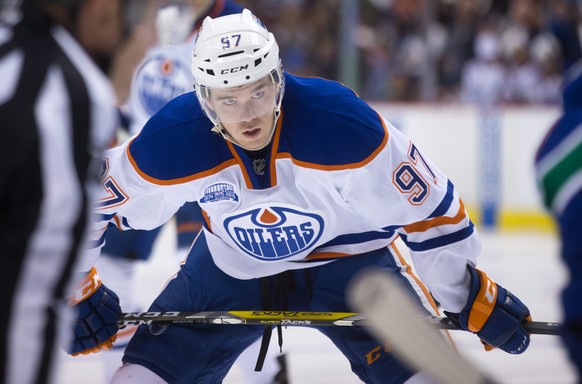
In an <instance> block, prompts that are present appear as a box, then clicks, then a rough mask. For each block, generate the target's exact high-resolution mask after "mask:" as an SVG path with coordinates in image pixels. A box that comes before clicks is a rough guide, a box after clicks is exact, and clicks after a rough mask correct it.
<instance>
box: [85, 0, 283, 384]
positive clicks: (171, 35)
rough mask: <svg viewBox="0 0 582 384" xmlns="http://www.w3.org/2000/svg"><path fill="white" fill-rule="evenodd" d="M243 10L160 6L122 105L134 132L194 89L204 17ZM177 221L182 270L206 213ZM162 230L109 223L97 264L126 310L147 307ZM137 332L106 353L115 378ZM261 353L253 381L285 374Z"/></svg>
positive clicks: (204, 0) (220, 5) (249, 357)
mask: <svg viewBox="0 0 582 384" xmlns="http://www.w3.org/2000/svg"><path fill="white" fill-rule="evenodd" d="M242 10H243V8H242V7H240V6H239V5H238V4H236V3H234V2H232V1H229V0H218V1H213V0H173V1H170V2H168V3H166V4H165V5H164V6H163V7H162V8H160V9H159V10H158V12H157V16H156V20H155V28H156V35H157V44H156V45H155V46H153V47H151V48H150V49H149V50H148V52H147V53H146V56H145V58H144V60H143V61H142V62H141V63H140V64H139V65H138V67H137V69H136V71H135V73H134V75H133V79H132V82H131V90H130V93H129V99H128V101H127V103H126V104H125V106H124V107H123V108H122V112H123V114H124V115H125V117H126V119H125V120H126V121H127V122H128V123H129V124H128V131H129V134H130V135H131V136H134V135H136V134H138V133H139V132H140V131H141V129H142V127H143V126H144V125H145V123H146V122H147V121H148V119H149V118H150V117H151V116H152V115H153V114H154V113H156V112H157V111H158V110H159V109H160V108H161V107H163V106H164V105H165V104H166V103H167V102H168V101H170V100H171V99H173V98H175V97H176V96H179V95H181V94H184V93H186V92H188V91H190V90H191V89H192V83H193V78H192V71H191V69H190V67H191V65H190V62H191V56H192V50H193V48H194V41H195V39H196V34H197V32H198V29H199V28H200V25H201V24H202V20H204V18H205V17H206V16H212V17H216V16H223V15H229V14H233V13H240V12H241V11H242ZM174 220H175V224H176V233H177V236H176V240H177V241H176V246H177V251H176V252H175V254H168V255H164V256H165V258H166V260H165V261H166V262H167V263H168V264H174V265H175V268H176V269H178V268H179V264H180V262H182V261H183V260H184V259H185V258H186V255H187V252H188V251H189V249H190V246H191V245H192V242H193V241H194V238H195V237H196V235H197V234H198V232H199V231H200V229H201V228H202V222H203V218H202V211H201V210H200V207H199V206H198V204H197V203H196V202H189V203H186V204H185V205H184V206H182V207H181V208H180V209H179V210H178V211H177V212H176V214H175V216H174ZM161 228H162V227H158V228H155V229H152V230H149V231H145V230H129V231H120V230H118V229H117V228H116V227H115V226H110V227H109V228H108V230H107V232H106V235H105V246H104V247H103V249H102V251H101V257H100V259H99V261H98V264H97V268H98V270H99V272H100V275H101V277H102V278H103V281H104V282H105V284H106V285H107V286H108V287H109V288H111V289H112V290H113V291H114V292H115V293H116V294H117V295H118V296H119V298H120V302H121V306H122V308H123V310H124V311H126V312H134V311H142V310H144V308H142V307H141V305H142V304H141V303H140V302H139V300H138V297H137V295H136V291H137V288H136V279H135V278H136V267H137V264H138V263H139V262H144V261H148V260H149V259H150V258H151V255H152V252H153V246H154V244H155V241H156V239H157V238H158V235H159V233H160V231H161ZM134 330H135V328H134V327H130V328H127V329H125V330H123V331H122V332H119V333H118V334H117V339H116V341H115V343H114V345H113V349H112V351H111V352H108V353H107V354H104V355H103V358H104V361H105V364H106V377H110V376H111V375H112V374H113V372H114V371H115V369H117V367H118V366H119V364H120V361H121V359H120V357H121V353H122V352H123V351H122V349H123V348H124V347H125V345H127V342H128V341H129V339H130V338H131V336H132V335H133V331H134ZM257 351H258V345H255V346H253V348H249V349H248V350H247V351H245V353H244V354H243V355H242V356H241V358H240V359H239V361H238V365H239V367H240V368H241V371H242V372H243V373H244V374H245V375H246V377H247V381H248V382H249V383H251V382H252V383H253V384H260V383H272V382H273V377H276V376H278V377H284V376H285V372H284V371H283V369H282V366H281V364H279V361H280V359H281V358H283V357H281V356H277V355H276V354H275V353H274V352H273V353H270V354H269V355H268V356H267V358H266V360H265V364H264V365H263V367H262V369H261V371H260V373H259V372H255V369H254V368H255V364H254V363H255V360H256V358H257V353H258V352H257ZM241 384H242V383H241Z"/></svg>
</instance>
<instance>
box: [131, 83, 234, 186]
mask: <svg viewBox="0 0 582 384" xmlns="http://www.w3.org/2000/svg"><path fill="white" fill-rule="evenodd" d="M211 129H212V122H211V121H210V120H209V119H208V118H207V117H206V115H204V112H202V109H201V108H200V105H199V104H198V100H197V99H196V95H195V94H194V92H190V93H186V94H184V95H181V96H178V97H177V98H175V99H173V100H171V101H170V102H168V103H167V104H166V105H165V106H164V107H163V108H162V109H161V110H160V111H159V112H158V113H156V114H155V115H153V116H152V117H151V118H150V120H149V121H148V122H147V124H146V125H145V126H144V128H143V129H142V131H141V132H140V134H139V135H138V136H137V137H136V138H135V139H134V140H133V141H132V142H131V143H130V145H129V155H130V160H132V161H133V163H134V166H135V167H137V168H138V170H139V171H140V172H142V174H145V175H146V176H148V178H151V179H155V180H159V181H161V182H172V181H175V182H179V181H180V179H184V178H195V177H196V175H197V174H199V173H201V172H204V171H206V170H209V169H212V168H214V167H216V166H218V165H220V164H222V163H223V162H225V161H228V160H231V159H232V158H233V156H232V153H231V152H230V151H229V150H228V148H227V146H226V145H224V139H222V138H221V137H219V136H217V135H215V134H214V133H212V132H211Z"/></svg>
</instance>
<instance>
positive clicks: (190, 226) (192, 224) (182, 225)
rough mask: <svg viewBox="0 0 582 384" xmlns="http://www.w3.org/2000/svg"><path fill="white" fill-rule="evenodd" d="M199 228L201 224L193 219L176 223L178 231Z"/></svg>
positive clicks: (197, 229) (189, 230)
mask: <svg viewBox="0 0 582 384" xmlns="http://www.w3.org/2000/svg"><path fill="white" fill-rule="evenodd" d="M201 229H202V224H201V223H198V222H193V221H189V222H186V223H180V225H178V227H177V228H176V230H177V231H178V233H184V232H198V231H200V230H201Z"/></svg>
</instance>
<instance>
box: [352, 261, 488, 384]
mask: <svg viewBox="0 0 582 384" xmlns="http://www.w3.org/2000/svg"><path fill="white" fill-rule="evenodd" d="M348 302H349V303H350V305H351V306H352V307H354V308H355V309H357V310H358V311H360V312H361V313H363V314H365V315H366V316H367V318H368V319H369V329H370V333H372V335H374V336H375V337H376V339H378V341H380V342H383V343H386V344H387V345H389V346H390V347H391V349H392V352H393V353H394V355H395V356H397V357H398V358H399V359H400V361H402V362H403V363H404V364H406V365H408V366H409V367H410V368H411V369H413V370H417V371H422V372H423V373H424V374H426V375H428V376H430V377H432V378H433V379H435V380H437V381H438V382H440V383H446V384H453V383H454V384H456V383H458V384H469V383H470V384H484V383H491V380H490V379H488V378H486V377H485V376H484V375H483V374H482V373H481V372H480V371H479V370H478V369H477V368H476V367H475V366H473V365H472V364H471V363H470V362H469V361H468V360H466V359H464V358H463V357H461V355H459V353H458V352H457V351H456V350H455V349H453V347H452V346H451V345H449V344H447V342H446V341H445V339H444V338H443V337H442V335H441V334H440V333H439V332H438V331H437V330H436V329H435V327H431V326H430V325H429V324H428V323H427V322H425V321H423V319H422V317H421V316H420V313H421V312H420V309H419V308H418V306H417V305H415V304H414V303H413V301H412V299H411V296H410V295H409V294H408V293H407V292H406V291H405V290H404V289H403V288H402V286H401V285H400V284H398V282H396V281H395V279H394V278H392V276H391V275H389V274H387V273H386V272H383V271H379V270H370V271H364V272H363V273H361V274H359V275H358V276H357V277H356V278H355V279H354V282H353V283H352V284H351V285H350V287H349V289H348ZM447 326H448V325H447Z"/></svg>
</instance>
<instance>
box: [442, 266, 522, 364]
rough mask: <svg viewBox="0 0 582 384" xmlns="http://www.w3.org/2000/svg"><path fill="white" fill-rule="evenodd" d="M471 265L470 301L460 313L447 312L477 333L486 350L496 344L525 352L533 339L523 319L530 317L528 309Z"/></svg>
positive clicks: (514, 350) (456, 321)
mask: <svg viewBox="0 0 582 384" xmlns="http://www.w3.org/2000/svg"><path fill="white" fill-rule="evenodd" d="M468 269H469V273H470V275H471V286H470V287H471V289H470V292H469V299H468V300H467V305H466V306H465V308H463V310H462V311H461V312H460V313H449V312H445V314H446V315H447V316H448V317H449V318H450V319H451V320H452V321H453V322H455V323H456V324H457V326H459V327H460V328H462V329H464V330H467V331H470V332H473V333H476V334H477V336H479V338H480V339H481V341H482V342H483V344H485V347H486V348H485V349H487V350H489V349H491V348H488V346H493V347H497V348H500V349H502V350H504V351H505V352H508V353H513V354H519V353H523V352H525V350H526V349H527V347H528V346H529V341H530V339H529V333H528V332H527V331H526V330H525V328H524V327H523V322H525V321H531V316H530V313H529V309H528V308H527V307H526V306H525V304H523V303H522V302H521V301H520V300H519V299H518V298H517V297H515V296H514V295H513V294H512V293H511V292H509V291H508V290H506V289H505V288H503V287H502V286H500V285H498V284H496V283H495V282H494V281H493V280H491V279H490V278H489V277H488V276H487V275H486V274H485V273H484V272H483V271H480V270H478V269H475V268H473V267H471V266H469V267H468Z"/></svg>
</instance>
